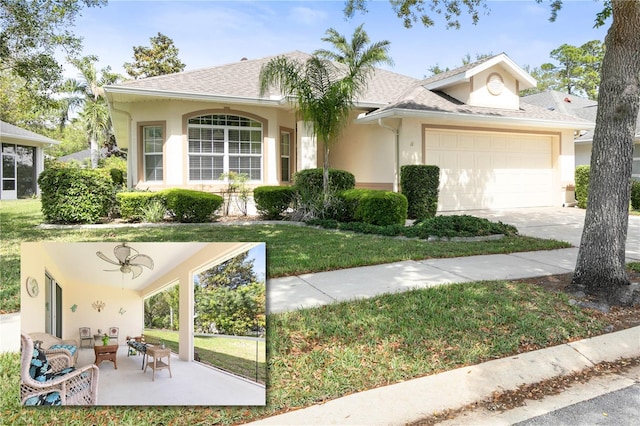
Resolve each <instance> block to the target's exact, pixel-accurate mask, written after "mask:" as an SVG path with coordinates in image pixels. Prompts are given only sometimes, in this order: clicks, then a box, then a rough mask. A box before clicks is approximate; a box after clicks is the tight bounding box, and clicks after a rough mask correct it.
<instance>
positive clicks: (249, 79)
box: [107, 51, 417, 105]
mask: <svg viewBox="0 0 640 426" xmlns="http://www.w3.org/2000/svg"><path fill="white" fill-rule="evenodd" d="M278 56H287V57H289V58H292V59H295V60H298V61H301V62H303V61H306V60H307V59H308V58H310V57H311V55H309V54H307V53H304V52H300V51H293V52H289V53H286V54H283V55H276V56H269V57H265V58H260V59H253V60H243V61H239V62H234V63H231V64H226V65H219V66H214V67H209V68H202V69H198V70H194V71H185V72H181V73H176V74H169V75H164V76H158V77H150V78H145V79H141V80H132V81H128V82H124V83H122V84H119V85H116V86H117V87H120V88H131V89H143V90H144V89H148V90H161V91H171V92H181V93H184V94H185V95H187V94H205V95H211V96H231V97H240V98H251V99H259V98H260V93H259V75H260V70H261V68H262V66H263V65H264V64H266V63H267V62H268V61H269V60H271V59H273V58H276V57H278ZM415 81H417V79H415V78H412V77H408V76H405V75H401V74H397V73H394V72H391V71H387V70H383V69H376V72H375V74H374V75H373V76H372V79H371V81H370V82H369V85H368V88H367V91H366V92H365V93H364V94H363V95H362V96H360V98H359V101H360V102H363V103H374V104H382V105H383V104H386V103H387V102H389V100H390V99H393V98H395V97H396V96H397V94H398V92H399V91H402V90H404V89H405V88H406V87H407V86H408V85H410V84H412V83H414V82H415ZM107 91H108V88H107ZM271 95H279V93H266V94H265V95H264V96H263V98H269V97H270V96H271Z"/></svg>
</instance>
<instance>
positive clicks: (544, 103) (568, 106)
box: [521, 90, 640, 180]
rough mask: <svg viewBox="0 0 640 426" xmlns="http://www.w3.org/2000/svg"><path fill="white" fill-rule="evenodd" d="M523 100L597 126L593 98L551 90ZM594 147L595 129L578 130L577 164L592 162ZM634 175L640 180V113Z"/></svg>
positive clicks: (637, 126) (595, 103) (596, 104)
mask: <svg viewBox="0 0 640 426" xmlns="http://www.w3.org/2000/svg"><path fill="white" fill-rule="evenodd" d="M521 100H522V102H526V103H529V104H532V105H537V106H539V107H543V108H547V109H549V110H551V111H558V112H561V113H563V114H569V115H573V116H575V117H579V118H582V119H584V120H588V121H590V122H591V123H592V124H593V126H595V123H596V114H597V112H598V102H596V101H593V100H591V99H585V98H582V97H580V96H576V95H570V94H568V93H563V92H558V91H555V90H549V91H546V92H542V93H535V94H533V95H528V96H524V97H522V99H521ZM592 147H593V129H582V130H580V131H578V132H577V133H576V138H575V152H576V166H580V165H585V164H586V165H588V164H590V163H591V148H592ZM632 177H633V178H635V179H638V180H640V114H639V115H638V120H637V122H636V134H635V143H634V150H633V168H632Z"/></svg>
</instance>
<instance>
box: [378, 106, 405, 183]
mask: <svg viewBox="0 0 640 426" xmlns="http://www.w3.org/2000/svg"><path fill="white" fill-rule="evenodd" d="M378 126H380V127H382V128H383V129H387V130H389V131H391V132H393V134H394V135H395V161H394V164H393V192H398V191H399V188H400V126H402V118H401V119H400V122H399V123H398V127H396V128H393V127H391V126H388V125H386V124H384V122H383V121H382V118H378Z"/></svg>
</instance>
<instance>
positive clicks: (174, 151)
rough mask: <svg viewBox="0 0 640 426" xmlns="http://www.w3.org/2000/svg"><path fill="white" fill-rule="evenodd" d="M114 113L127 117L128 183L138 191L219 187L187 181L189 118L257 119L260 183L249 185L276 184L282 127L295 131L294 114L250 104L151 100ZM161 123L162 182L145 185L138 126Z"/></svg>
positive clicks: (212, 184)
mask: <svg viewBox="0 0 640 426" xmlns="http://www.w3.org/2000/svg"><path fill="white" fill-rule="evenodd" d="M115 107H116V109H117V110H126V111H128V112H129V114H130V115H131V128H130V131H129V135H128V140H129V170H130V179H131V180H130V183H131V185H132V186H134V187H138V188H143V189H144V188H150V189H152V190H156V189H162V188H167V187H186V188H194V189H203V190H212V191H217V190H220V189H221V188H222V187H223V183H222V182H220V181H212V182H203V183H199V182H189V179H188V156H187V149H188V148H187V137H186V122H187V120H188V118H189V117H193V116H195V115H199V114H200V113H202V114H212V113H228V114H234V115H241V116H246V117H249V118H252V119H257V120H259V121H261V122H262V123H263V151H262V157H263V164H262V180H261V181H259V182H257V181H256V182H252V183H251V184H252V185H254V186H255V185H277V184H278V183H279V177H278V170H279V152H280V151H279V140H280V129H281V128H282V127H286V128H290V129H295V127H296V124H295V115H294V114H293V112H292V111H290V110H286V109H276V108H273V107H260V106H252V105H229V104H223V103H213V102H194V101H175V100H171V101H170V100H167V101H155V102H149V103H147V102H135V103H132V104H123V105H120V104H116V105H115ZM154 122H164V123H165V129H166V135H165V143H164V147H163V155H164V157H165V161H164V165H165V168H164V180H163V182H147V181H144V179H140V177H142V175H143V174H142V173H141V171H140V170H139V169H140V167H141V164H143V163H142V159H141V157H142V152H141V151H140V146H139V145H140V141H139V139H140V130H139V128H140V126H141V125H144V124H145V123H154Z"/></svg>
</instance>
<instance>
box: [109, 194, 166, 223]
mask: <svg viewBox="0 0 640 426" xmlns="http://www.w3.org/2000/svg"><path fill="white" fill-rule="evenodd" d="M116 200H117V201H118V206H119V208H120V217H122V218H123V219H126V220H132V221H137V220H142V219H143V218H144V216H145V214H146V213H147V211H148V210H149V209H150V208H151V206H153V205H154V204H155V203H161V204H162V205H163V206H164V208H165V210H166V209H167V203H166V200H165V197H164V195H163V194H162V192H119V193H117V194H116Z"/></svg>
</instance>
